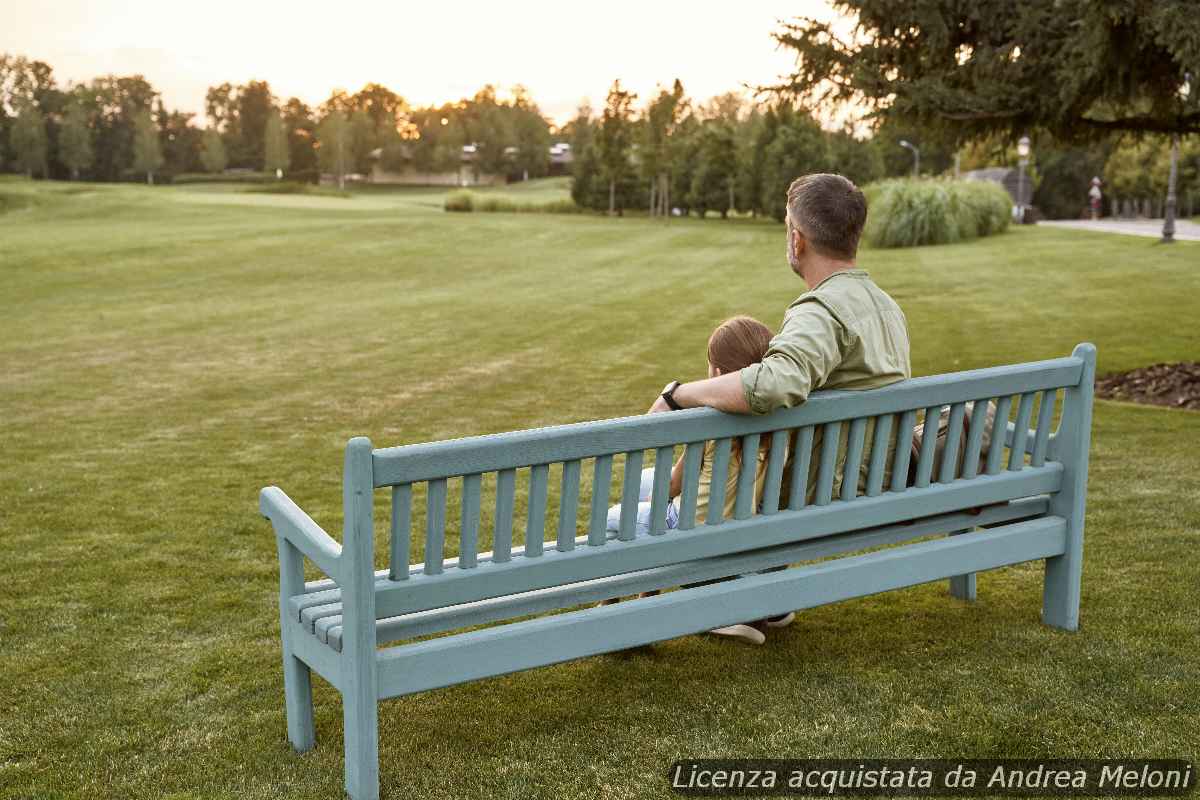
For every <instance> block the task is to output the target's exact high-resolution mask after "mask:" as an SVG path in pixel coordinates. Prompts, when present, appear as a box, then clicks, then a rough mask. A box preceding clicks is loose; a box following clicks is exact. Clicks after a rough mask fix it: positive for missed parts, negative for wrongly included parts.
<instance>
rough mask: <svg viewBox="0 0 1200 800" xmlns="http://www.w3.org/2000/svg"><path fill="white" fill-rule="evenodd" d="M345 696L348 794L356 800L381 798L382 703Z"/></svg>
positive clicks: (343, 699) (343, 706)
mask: <svg viewBox="0 0 1200 800" xmlns="http://www.w3.org/2000/svg"><path fill="white" fill-rule="evenodd" d="M359 700H360V701H365V702H356V698H355V697H354V695H353V693H346V694H344V695H342V712H343V719H344V722H345V730H346V794H348V795H350V797H352V798H353V800H378V798H379V713H378V712H379V702H378V700H377V699H376V698H371V699H370V700H366V698H359Z"/></svg>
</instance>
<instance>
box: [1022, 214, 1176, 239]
mask: <svg viewBox="0 0 1200 800" xmlns="http://www.w3.org/2000/svg"><path fill="white" fill-rule="evenodd" d="M1038 225H1049V226H1051V227H1054V228H1074V229H1075V230H1080V231H1100V232H1101V233H1124V234H1127V235H1129V236H1152V237H1154V238H1155V239H1160V238H1162V226H1163V221H1162V220H1161V219H1098V220H1090V219H1055V220H1043V221H1042V222H1039V223H1038ZM1175 238H1176V239H1179V240H1180V241H1185V242H1200V224H1196V223H1195V222H1192V221H1191V220H1186V219H1178V220H1175Z"/></svg>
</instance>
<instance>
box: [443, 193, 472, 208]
mask: <svg viewBox="0 0 1200 800" xmlns="http://www.w3.org/2000/svg"><path fill="white" fill-rule="evenodd" d="M443 208H445V209H446V210H447V211H474V210H475V195H473V194H471V193H470V192H451V193H450V194H448V195H446V202H445V204H444V205H443Z"/></svg>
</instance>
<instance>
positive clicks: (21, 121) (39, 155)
mask: <svg viewBox="0 0 1200 800" xmlns="http://www.w3.org/2000/svg"><path fill="white" fill-rule="evenodd" d="M10 145H11V147H12V151H13V166H15V167H16V168H17V170H18V171H20V172H24V173H25V174H26V175H27V176H29V177H30V178H32V177H33V175H34V173H35V172H36V173H38V174H40V175H41V176H42V177H43V178H44V177H46V150H47V143H46V120H45V118H44V117H43V116H42V112H41V111H40V110H39V109H38V107H37V106H36V105H34V104H33V102H31V101H29V102H26V103H24V104H23V105H22V107H21V108H20V109H19V110H18V111H17V119H16V121H15V122H14V123H13V126H12V132H11V133H10Z"/></svg>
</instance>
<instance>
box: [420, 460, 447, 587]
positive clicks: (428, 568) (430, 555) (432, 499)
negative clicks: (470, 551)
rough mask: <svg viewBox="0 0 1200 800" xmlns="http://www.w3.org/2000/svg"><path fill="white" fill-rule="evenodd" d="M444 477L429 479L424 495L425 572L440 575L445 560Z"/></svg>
mask: <svg viewBox="0 0 1200 800" xmlns="http://www.w3.org/2000/svg"><path fill="white" fill-rule="evenodd" d="M445 544H446V479H445V478H439V479H438V480H433V481H430V482H429V484H428V492H427V494H426V496H425V574H426V575H440V574H441V572H442V562H443V561H444V560H445V554H444V548H445Z"/></svg>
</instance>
